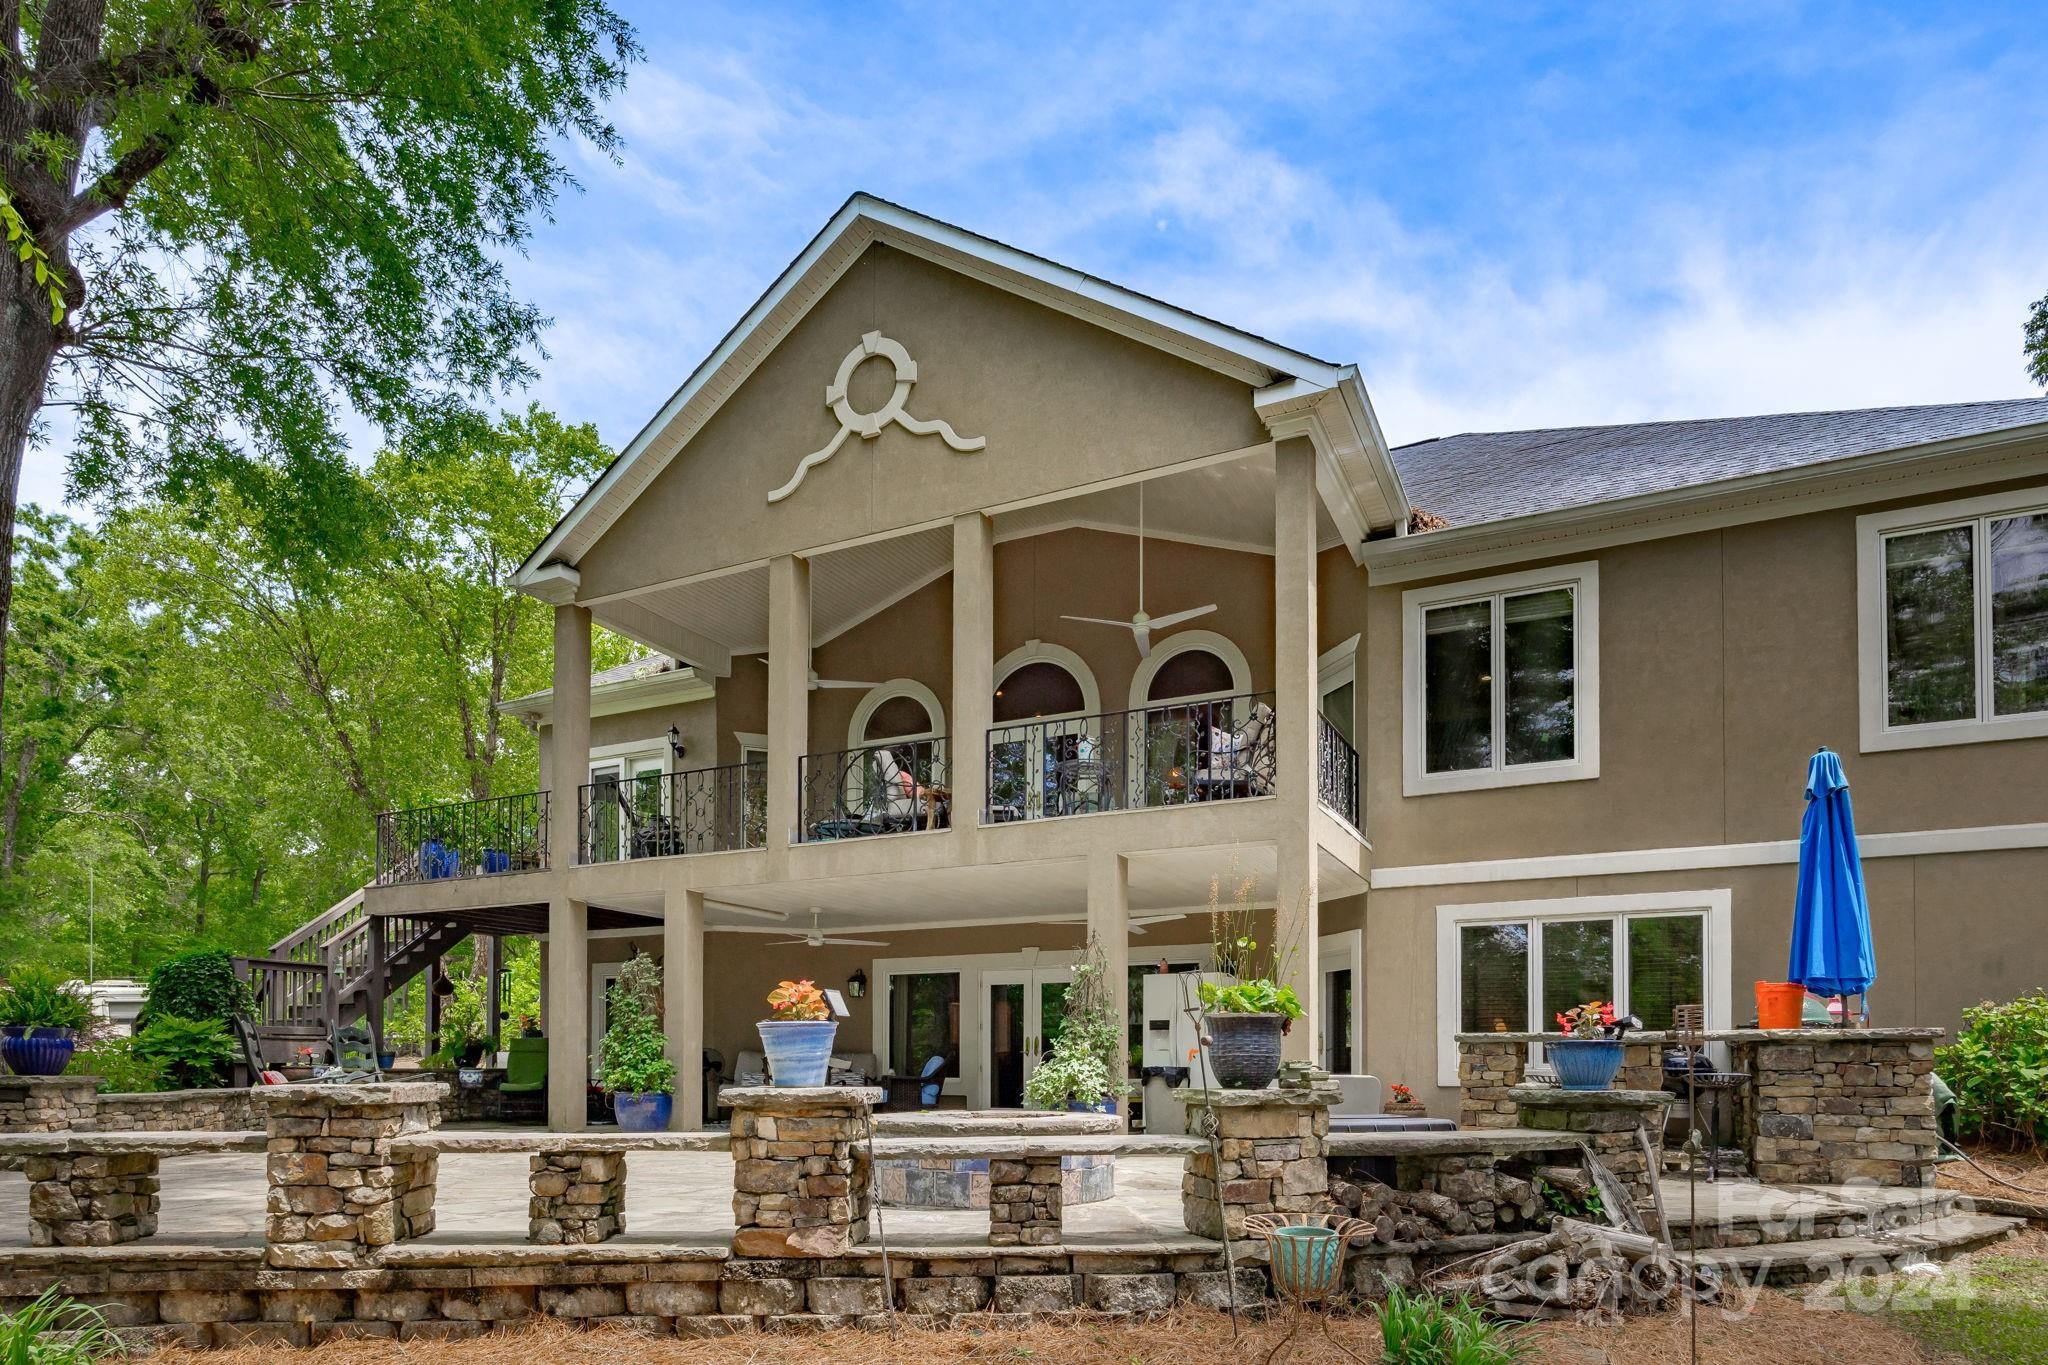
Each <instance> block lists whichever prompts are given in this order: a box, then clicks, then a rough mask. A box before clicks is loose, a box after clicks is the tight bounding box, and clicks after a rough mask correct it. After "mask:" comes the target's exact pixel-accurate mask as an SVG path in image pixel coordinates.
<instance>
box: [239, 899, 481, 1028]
mask: <svg viewBox="0 0 2048 1365" xmlns="http://www.w3.org/2000/svg"><path fill="white" fill-rule="evenodd" d="M372 919H373V917H372V916H370V915H367V914H365V913H364V911H363V892H362V890H361V889H358V890H356V891H354V892H352V893H351V894H350V895H348V896H346V897H344V898H343V899H342V900H340V901H337V902H336V903H335V904H333V905H331V906H329V907H328V908H327V910H326V911H325V912H324V913H322V914H320V915H318V916H316V917H315V918H313V919H310V920H308V921H306V923H304V924H302V925H300V926H299V927H298V928H297V929H295V930H293V931H292V932H291V933H290V934H288V935H286V936H285V937H284V938H282V939H280V940H278V941H277V942H276V943H273V944H272V945H271V946H270V952H269V954H268V955H267V956H265V957H254V958H236V959H235V970H236V973H237V974H238V975H239V976H241V978H242V979H243V980H244V981H246V982H248V983H249V986H250V990H251V993H252V994H253V995H254V996H255V1000H256V1017H255V1019H254V1021H253V1022H254V1024H255V1032H256V1037H257V1040H258V1043H259V1045H260V1046H262V1048H263V1053H264V1056H265V1057H267V1058H270V1059H272V1060H281V1059H283V1058H286V1057H289V1056H291V1055H292V1054H293V1052H295V1051H296V1049H297V1048H298V1047H300V1046H303V1045H307V1044H310V1045H311V1046H313V1047H314V1048H315V1049H317V1050H321V1051H322V1052H323V1053H324V1045H325V1043H326V1042H327V1040H328V1038H329V1037H330V1036H331V1034H332V1032H333V1030H334V1029H335V1028H336V1027H337V1026H339V1025H342V1024H350V1023H354V1022H355V1021H356V1020H358V1019H361V1018H364V1017H366V1016H367V1015H368V1014H369V1011H370V1001H371V999H372V997H373V995H375V994H378V993H380V992H381V994H382V995H384V996H385V997H387V998H388V997H389V996H390V995H391V993H392V992H394V991H396V990H398V989H399V988H400V987H402V986H404V985H405V984H406V983H407V982H409V981H411V980H412V979H413V978H414V977H415V976H418V975H419V974H420V973H421V972H423V971H425V970H427V968H428V967H429V966H430V965H431V964H432V963H433V962H434V961H435V960H436V959H438V958H439V957H440V956H441V955H442V954H444V953H446V952H447V951H448V950H449V949H450V948H453V947H454V946H455V945H456V944H458V943H460V942H461V941H462V940H463V939H464V938H465V937H467V936H468V934H469V930H467V929H465V928H463V927H462V926H461V925H459V924H458V923H457V922H456V921H454V920H451V919H441V918H436V917H432V916H416V915H389V916H384V917H382V920H381V931H382V933H383V937H384V945H383V947H384V953H383V964H382V977H383V979H382V982H381V983H379V981H378V980H377V976H378V963H377V960H376V951H375V943H374V936H375V935H376V934H377V933H378V932H379V926H377V925H375V924H373V923H372Z"/></svg>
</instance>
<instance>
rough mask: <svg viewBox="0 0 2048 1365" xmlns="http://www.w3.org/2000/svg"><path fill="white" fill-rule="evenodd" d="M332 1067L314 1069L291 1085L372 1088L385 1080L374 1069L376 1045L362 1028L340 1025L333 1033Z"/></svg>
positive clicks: (378, 1069)
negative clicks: (367, 1086)
mask: <svg viewBox="0 0 2048 1365" xmlns="http://www.w3.org/2000/svg"><path fill="white" fill-rule="evenodd" d="M333 1037H334V1041H333V1042H332V1044H331V1046H332V1047H333V1049H334V1065H333V1066H323V1067H320V1068H318V1069H316V1070H315V1071H314V1072H313V1074H312V1075H310V1076H308V1077H306V1078H305V1079H303V1080H298V1081H293V1082H292V1084H293V1085H371V1084H374V1083H376V1082H378V1081H382V1080H383V1079H384V1072H383V1069H382V1068H381V1067H379V1066H378V1065H377V1044H376V1040H375V1039H373V1038H372V1037H371V1036H370V1030H369V1029H368V1028H366V1027H365V1026H363V1025H362V1024H341V1025H338V1026H336V1028H335V1030H334V1035H333Z"/></svg>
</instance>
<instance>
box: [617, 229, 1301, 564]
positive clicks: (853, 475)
mask: <svg viewBox="0 0 2048 1365" xmlns="http://www.w3.org/2000/svg"><path fill="white" fill-rule="evenodd" d="M876 330H879V331H881V332H883V333H884V334H885V335H887V336H889V337H891V338H893V339H894V340H896V341H899V342H901V343H903V345H904V346H905V347H906V348H907V349H908V350H909V353H910V355H911V358H912V359H913V360H915V361H916V363H917V366H918V378H917V382H916V384H915V386H914V387H913V388H912V390H911V394H910V398H909V401H908V403H907V404H906V407H907V410H908V411H909V413H910V414H911V415H912V416H913V417H916V418H919V419H921V420H927V421H929V420H933V419H943V420H945V421H947V422H949V423H950V424H951V425H952V426H953V428H954V429H955V430H956V431H957V432H959V433H960V434H961V435H962V436H980V437H984V438H986V440H987V442H988V445H987V447H986V448H985V449H984V450H982V451H981V452H979V453H978V454H972V455H957V454H954V453H953V452H951V451H950V450H949V449H948V448H947V447H946V445H945V443H944V442H943V441H941V440H940V439H939V438H938V437H936V436H913V435H911V434H909V433H908V432H905V431H903V430H902V429H901V428H900V427H896V426H891V427H890V428H888V429H887V430H885V431H883V432H882V434H881V435H880V436H879V437H878V438H876V439H875V440H872V441H850V442H849V443H848V444H846V445H844V446H842V447H841V449H840V450H839V452H838V454H836V455H835V456H834V457H833V458H832V459H831V460H830V461H829V462H827V463H825V464H823V465H820V466H817V467H815V468H813V469H812V470H811V472H810V474H809V476H808V477H807V479H806V481H805V482H804V484H803V486H802V487H801V488H800V489H798V490H797V491H796V492H795V493H794V494H793V495H791V496H790V497H789V498H787V499H785V500H784V501H782V502H780V503H777V504H774V505H770V504H769V503H768V501H767V495H768V493H769V491H770V490H771V489H774V488H777V487H779V486H780V485H782V484H783V483H784V482H785V481H786V480H787V479H788V478H789V476H790V474H791V473H792V472H793V471H794V470H795V468H796V465H797V462H798V461H799V460H800V459H801V458H802V457H803V456H805V455H807V454H809V453H811V452H812V451H814V450H817V449H819V448H820V447H822V446H823V445H824V444H825V443H826V442H827V441H828V440H830V439H831V437H832V435H833V433H834V432H836V431H837V430H838V422H837V420H836V419H835V418H834V417H833V416H832V415H831V413H830V412H829V411H828V410H827V408H826V407H825V404H824V392H825V388H826V386H827V385H829V384H830V383H831V382H832V379H833V376H834V375H835V374H836V372H837V371H838V368H839V364H840V361H841V360H842V359H843V358H844V357H845V355H846V353H847V352H848V350H849V349H851V348H852V347H854V346H857V345H858V344H859V343H860V339H861V337H862V335H863V334H864V333H866V332H869V331H876ZM888 387H889V370H888V366H887V362H886V361H881V360H875V359H870V360H869V361H867V362H866V363H865V364H864V365H863V366H862V367H861V369H860V370H859V371H858V372H857V373H856V376H855V380H854V383H853V385H852V390H853V392H852V397H853V399H854V404H855V406H856V407H857V408H859V409H860V410H861V411H874V410H875V409H877V408H879V407H880V406H881V404H882V402H883V401H884V400H885V398H886V396H887V391H888ZM1265 439H1266V433H1265V430H1264V428H1263V427H1262V426H1261V425H1260V424H1259V422H1258V419H1257V416H1256V414H1255V413H1254V412H1253V410H1252V403H1251V392H1250V389H1249V388H1248V387H1247V386H1246V385H1244V384H1241V383H1238V382H1236V381H1233V380H1229V379H1226V378H1223V377H1222V376H1220V375H1217V374H1215V373H1213V372H1211V371H1208V370H1204V369H1201V368H1199V367H1197V366H1194V365H1191V364H1188V363H1186V362H1183V361H1180V360H1177V359H1175V358H1173V357H1171V356H1168V355H1166V354H1165V353H1163V352H1161V351H1158V350H1155V349H1153V348H1151V347H1148V346H1144V345H1141V344H1139V343H1137V342H1134V341H1129V340H1126V339H1125V338H1122V337H1119V336H1117V335H1115V334H1113V333H1110V332H1107V331H1103V330H1101V329H1099V328H1097V327H1094V326H1092V325H1090V324H1087V323H1083V322H1080V321H1077V320H1075V319H1073V318H1070V317H1067V316H1066V315H1064V314H1061V313H1057V312H1055V311H1053V310H1051V309H1049V308H1044V307H1041V306H1039V305H1036V304H1032V303H1028V302H1026V301H1024V300H1022V299H1019V298H1017V297H1016V296H1014V295H1011V294H1007V293H1004V292H1002V291H999V290H997V289H994V288H992V287H990V286H988V285H984V284H981V283H979V282H977V281H974V280H971V279H968V278H966V277H965V276H962V275H958V274H955V273H953V272H951V271H949V270H946V269H943V268H941V267H939V266H935V265H932V264H930V263H928V262H926V261H923V260H921V259H919V258H917V257H914V256H910V255H908V254H905V253H903V252H900V251H896V250H894V249H892V248H889V247H886V246H882V245H879V244H878V245H874V246H870V247H869V248H868V249H867V251H866V252H865V253H863V255H862V256H861V258H860V259H859V260H858V261H856V262H855V263H854V264H853V265H852V266H851V267H850V268H849V270H848V272H847V274H846V275H845V277H844V278H842V279H841V280H840V282H839V283H838V284H836V285H835V286H834V287H833V288H832V289H831V290H830V291H828V292H827V293H826V295H825V296H824V297H823V298H822V299H820V300H819V301H818V303H817V304H816V305H815V306H814V307H813V308H812V310H811V311H810V313H809V314H808V315H806V317H805V318H804V320H803V321H802V322H800V323H798V324H797V326H796V327H795V328H794V329H792V331H791V332H790V334H789V335H788V336H787V337H786V338H784V339H783V341H782V342H781V343H780V344H779V345H778V346H777V347H776V348H775V350H774V351H773V352H771V353H770V354H769V355H768V356H767V357H766V358H765V359H764V360H763V361H762V362H761V365H760V367H759V368H758V369H757V370H756V371H755V372H754V373H753V374H752V375H751V376H749V378H748V379H747V381H746V382H745V383H744V384H742V385H741V386H740V388H739V389H738V390H737V391H736V392H735V393H734V394H733V396H732V397H731V398H730V399H728V400H727V401H726V403H725V404H724V405H723V406H722V407H721V408H720V409H719V411H718V412H717V413H716V414H715V415H714V416H713V417H712V418H711V420H710V421H709V422H707V423H706V424H705V426H704V427H703V429H702V430H700V431H699V432H698V433H697V435H696V436H695V437H694V438H693V439H692V441H691V443H690V445H689V447H688V449H687V450H686V451H684V452H683V453H681V454H680V455H678V456H676V457H675V459H674V460H673V461H672V462H671V463H670V464H669V465H668V467H667V468H665V469H664V470H663V471H662V472H661V474H660V475H658V476H657V477H656V478H655V479H654V481H653V482H652V484H651V485H650V486H649V487H648V489H647V490H646V491H645V492H643V493H642V494H641V495H640V496H639V498H638V499H637V500H636V501H635V502H634V503H633V505H632V506H631V507H630V508H629V509H628V510H627V511H626V512H625V514H624V515H623V516H621V517H620V519H619V520H618V521H617V522H616V523H615V524H614V525H613V526H612V527H611V528H610V529H609V530H607V531H606V532H605V534H604V535H603V536H602V537H601V538H600V539H599V540H598V542H597V544H595V545H594V546H592V547H591V548H590V550H589V551H587V552H586V553H585V554H584V555H583V557H582V558H581V560H580V561H579V562H578V568H579V570H580V572H581V574H582V583H583V592H584V594H585V595H587V596H597V595H602V594H605V593H611V592H617V591H620V590H622V589H628V588H633V587H637V586H641V585H644V584H648V583H653V582H659V581H663V580H666V579H672V578H677V577H682V576H685V575H688V574H692V573H697V572H702V571H705V570H709V569H714V568H720V567H724V566H726V565H730V564H738V563H746V562H751V561H754V560H758V559H761V558H764V557H768V556H772V555H777V554H782V553H787V552H789V551H794V550H802V549H808V548H811V547H815V546H820V545H828V544H834V543H837V542H841V541H844V540H848V539H851V538H854V537H857V536H861V535H865V534H868V533H870V532H875V531H881V530H887V529H892V528H897V527H904V526H913V525H917V524H920V523H924V522H929V521H932V520H935V519H939V518H945V517H951V516H954V515H956V514H958V513H961V512H970V511H975V510H978V509H981V508H986V507H992V506H998V505H1001V504H1004V503H1006V502H1011V501H1015V500H1018V499H1022V498H1028V497H1033V496H1039V495H1043V494H1048V493H1054V492H1058V491H1061V490H1063V489H1067V488H1072V487H1075V486H1078V485H1081V484H1086V483H1090V482H1093V481H1095V480H1099V479H1104V478H1109V477H1114V476H1116V475H1119V474H1124V473H1129V472H1135V471H1138V470H1143V469H1151V468H1157V467H1160V466H1164V465H1168V464H1173V463H1176V462H1179V461H1183V460H1188V459H1193V458H1196V457H1199V456H1203V455H1210V454H1215V453H1217V452H1221V451H1229V450H1238V449H1243V448H1245V447H1248V446H1252V445H1256V444H1258V443H1260V442H1262V441H1264V440H1265ZM650 453H651V452H650ZM705 508H715V509H717V515H715V516H705V515H704V509H705ZM682 527H688V528H689V531H688V534H681V533H680V531H679V528H682Z"/></svg>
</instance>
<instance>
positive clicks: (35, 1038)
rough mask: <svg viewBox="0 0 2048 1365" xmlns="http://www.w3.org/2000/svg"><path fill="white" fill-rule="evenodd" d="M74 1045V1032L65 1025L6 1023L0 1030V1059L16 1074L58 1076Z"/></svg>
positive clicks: (67, 1064)
mask: <svg viewBox="0 0 2048 1365" xmlns="http://www.w3.org/2000/svg"><path fill="white" fill-rule="evenodd" d="M77 1047H78V1034H77V1033H76V1032H75V1031H73V1030H71V1029H68V1028H30V1027H28V1026H27V1025H23V1024H9V1025H7V1027H6V1028H5V1029H4V1030H0V1060H4V1061H5V1062H6V1063H7V1069H8V1070H9V1071H12V1072H13V1073H14V1074H15V1075H17V1076H61V1075H63V1074H64V1068H65V1067H67V1066H69V1065H71V1054H72V1052H73V1051H74V1050H75V1049H76V1048H77Z"/></svg>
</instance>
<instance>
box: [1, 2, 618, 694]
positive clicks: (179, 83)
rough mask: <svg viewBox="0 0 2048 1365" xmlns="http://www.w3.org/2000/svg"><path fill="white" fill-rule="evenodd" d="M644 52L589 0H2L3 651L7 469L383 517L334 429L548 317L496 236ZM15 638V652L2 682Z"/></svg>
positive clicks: (426, 403) (456, 389)
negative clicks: (52, 423)
mask: <svg viewBox="0 0 2048 1365" xmlns="http://www.w3.org/2000/svg"><path fill="white" fill-rule="evenodd" d="M636 56H637V48H636V46H635V41H634V37H633V33H632V30H631V29H630V27H629V26H628V25H627V24H625V22H624V21H622V20H621V19H620V18H618V17H617V16H616V15H615V14H613V13H612V11H611V10H610V8H609V7H608V6H607V5H606V4H604V3H603V0H491V3H488V4H477V3H474V0H0V233H4V235H5V237H6V239H7V247H8V251H9V256H8V257H7V259H5V260H0V650H4V640H5V638H6V632H5V629H4V627H5V625H6V618H7V615H8V611H9V607H10V603H11V596H12V588H13V580H12V574H11V566H12V538H13V532H14V521H15V499H16V497H17V493H18V489H19V485H20V477H21V467H22V461H23V458H24V455H25V452H26V450H27V448H28V446H29V444H30V442H31V440H32V439H36V438H37V437H38V436H39V434H41V435H46V434H47V433H45V432H40V431H39V429H40V426H41V424H40V417H41V414H42V413H43V410H44V408H45V407H46V406H48V405H51V404H58V405H63V406H66V407H68V408H70V409H72V410H73V413H74V417H75V421H76V438H75V447H74V449H73V451H72V454H71V475H72V480H73V485H74V487H75V488H76V490H77V491H78V492H79V493H80V494H81V495H83V496H87V497H93V496H112V495H114V494H117V493H118V492H121V491H123V490H132V489H136V488H143V489H160V490H163V491H165V492H167V493H169V494H170V495H171V496H172V497H173V498H174V499H179V500H183V499H187V498H191V497H194V496H196V495H198V494H200V493H202V492H203V493H204V494H205V495H207V496H211V495H212V493H213V492H214V491H215V490H219V489H226V490H230V491H232V492H234V493H235V494H236V495H237V496H238V497H239V498H240V499H241V501H242V503H243V504H244V506H245V507H247V508H248V509H250V511H251V512H252V513H253V521H254V523H255V525H256V527H257V529H258V532H259V534H260V535H261V537H262V538H263V539H264V540H265V541H266V542H267V543H268V545H269V546H270V548H271V549H272V550H274V551H277V550H287V549H291V550H297V551H300V552H306V551H313V552H319V551H333V552H342V553H345V552H346V551H347V550H348V549H349V548H350V547H352V546H353V545H354V544H355V543H357V541H358V540H359V539H360V537H361V535H362V533H363V532H364V531H365V530H366V529H368V528H369V527H371V526H372V525H373V524H374V517H375V511H374V507H373V506H372V505H371V504H370V503H369V502H368V501H366V499H365V498H363V497H362V496H360V495H361V494H362V492H363V488H362V485H361V483H360V481H359V480H358V479H357V478H356V477H355V473H354V471H353V469H352V468H351V467H350V465H349V463H348V460H347V457H346V449H345V442H344V440H343V438H342V434H341V433H342V430H343V428H344V424H345V423H347V422H348V421H349V420H350V416H351V414H353V415H354V416H356V417H359V418H361V419H365V420H367V421H369V422H370V423H373V424H375V425H376V426H378V427H379V428H381V429H383V430H385V431H386V432H389V433H394V434H396V433H400V432H406V431H411V430H419V429H424V428H428V427H431V426H434V425H437V424H439V423H442V422H445V421H447V420H449V419H450V418H451V417H452V416H459V415H460V414H461V413H462V412H463V410H464V407H465V404H466V403H467V401H468V400H469V399H470V397H471V396H473V395H476V394H479V393H484V392H490V391H501V390H502V389H504V388H505V387H507V386H509V385H511V384H514V383H516V382H519V381H521V380H523V379H524V378H526V377H527V376H528V374H529V368H528V364H527V361H526V360H525V358H524V355H525V352H526V350H527V348H528V347H530V346H531V345H533V344H534V342H535V341H536V338H537V336H538V333H539V330H540V327H541V325H542V322H543V319H542V318H541V317H540V316H539V315H538V314H537V313H536V312H535V311H534V310H533V309H532V308H531V307H530V306H527V305H525V304H523V303H521V302H519V301H518V300H516V299H515V298H513V296H512V294H511V291H510V289H509V287H508V285H507V282H506V279H505V274H504V269H503V267H502V265H501V264H500V261H499V253H501V252H503V251H505V250H507V249H517V248H518V246H519V245H520V243H521V242H522V241H523V240H524V239H525V237H526V235H527V232H528V230H529V226H530V223H531V221H532V220H533V219H534V217H535V216H536V215H545V214H547V213H548V212H549V211H550V209H551V206H552V204H553V202H554V199H555V196H556V195H557V194H558V193H559V192H560V190H561V189H562V188H563V187H564V186H565V185H569V184H572V183H573V182H572V180H571V177H570V176H569V173H568V170H567V168H566V166H565V165H564V164H563V161H562V159H561V155H560V139H561V138H562V137H563V136H565V135H566V136H578V137H581V138H583V139H585V140H587V141H588V142H589V143H591V144H592V145H594V146H595V147H597V148H598V149H599V150H601V151H603V152H606V153H608V154H610V153H614V152H615V151H616V147H617V136H616V134H615V132H614V131H613V129H612V128H611V126H610V125H609V124H608V123H606V122H605V121H604V119H603V117H602V114H601V106H602V103H603V101H604V100H605V99H606V98H608V97H609V96H610V95H611V94H612V93H614V92H615V91H617V90H618V89H619V88H620V86H621V85H622V83H623V79H624V67H625V65H626V64H627V63H628V62H630V61H631V60H633V59H634V58H635V57H636ZM5 664H6V659H5V655H4V652H0V688H4V686H5V677H6V669H5Z"/></svg>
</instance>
